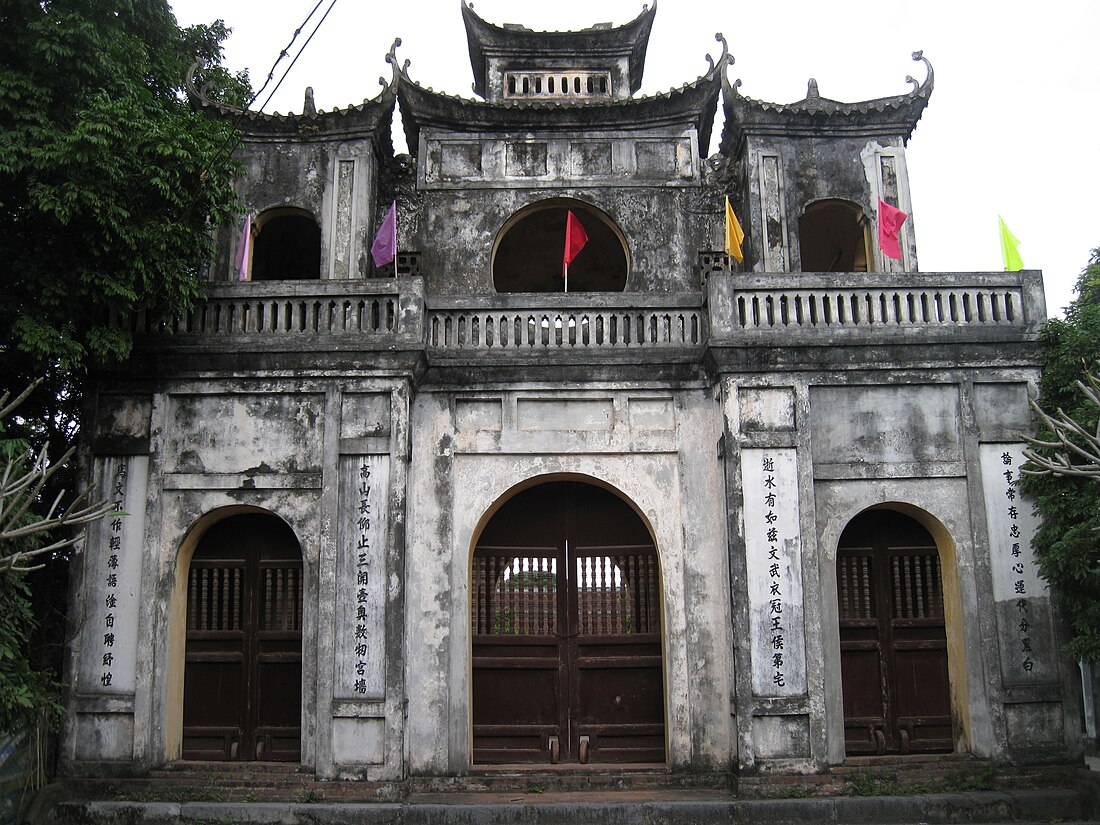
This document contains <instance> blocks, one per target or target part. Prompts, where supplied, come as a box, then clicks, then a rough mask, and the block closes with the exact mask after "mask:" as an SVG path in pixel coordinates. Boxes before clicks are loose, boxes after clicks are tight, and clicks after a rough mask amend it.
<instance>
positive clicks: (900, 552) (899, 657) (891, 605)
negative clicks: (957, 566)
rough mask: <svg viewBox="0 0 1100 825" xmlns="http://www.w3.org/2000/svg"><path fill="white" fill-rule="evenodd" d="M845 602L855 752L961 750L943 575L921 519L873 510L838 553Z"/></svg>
mask: <svg viewBox="0 0 1100 825" xmlns="http://www.w3.org/2000/svg"><path fill="white" fill-rule="evenodd" d="M836 577H837V605H838V608H839V613H840V658H841V671H842V681H843V690H844V741H845V750H846V752H847V753H848V754H849V755H861V754H885V753H929V752H938V751H941V752H942V751H950V750H952V749H953V747H954V739H953V736H952V727H951V699H950V683H949V677H948V666H947V633H946V627H945V622H944V609H943V575H942V571H941V568H940V556H939V551H938V550H937V547H936V543H935V541H934V539H933V538H932V536H931V535H930V534H929V533H928V531H927V530H925V529H924V527H922V526H921V525H920V524H919V523H918V522H917V521H915V520H913V519H911V518H909V517H908V516H906V515H903V514H901V513H897V512H894V511H890V510H871V511H867V512H864V513H862V514H861V515H859V516H857V517H856V518H855V519H853V520H852V522H851V523H850V524H849V525H848V527H847V528H845V530H844V533H843V534H842V535H841V538H840V543H839V547H838V550H837V571H836Z"/></svg>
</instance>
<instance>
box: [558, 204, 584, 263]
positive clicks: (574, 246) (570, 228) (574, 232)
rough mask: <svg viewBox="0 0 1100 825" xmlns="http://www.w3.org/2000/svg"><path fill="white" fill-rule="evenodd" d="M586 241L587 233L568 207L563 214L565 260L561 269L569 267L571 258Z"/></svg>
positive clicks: (582, 247)
mask: <svg viewBox="0 0 1100 825" xmlns="http://www.w3.org/2000/svg"><path fill="white" fill-rule="evenodd" d="M586 243H588V233H587V232H585V231H584V227H583V226H581V222H580V221H579V220H577V216H576V215H574V214H573V210H572V209H570V210H569V212H567V213H566V215H565V261H564V263H563V264H562V271H567V270H568V269H569V264H571V263H573V259H574V258H576V257H577V253H578V252H580V251H581V250H582V249H584V245H585V244H586Z"/></svg>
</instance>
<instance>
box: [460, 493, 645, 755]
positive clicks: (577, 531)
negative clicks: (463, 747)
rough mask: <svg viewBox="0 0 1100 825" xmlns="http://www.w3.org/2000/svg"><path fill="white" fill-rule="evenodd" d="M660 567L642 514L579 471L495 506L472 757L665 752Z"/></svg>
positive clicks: (483, 582)
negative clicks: (576, 476) (577, 474)
mask: <svg viewBox="0 0 1100 825" xmlns="http://www.w3.org/2000/svg"><path fill="white" fill-rule="evenodd" d="M660 583H661V575H660V565H659V561H658V556H657V548H656V546H655V545H654V542H653V538H652V534H651V532H650V530H649V526H648V524H647V523H646V522H645V520H644V519H643V518H642V517H641V516H639V514H638V512H637V511H636V510H635V509H634V508H633V507H632V506H631V505H630V503H629V502H627V501H625V500H624V499H622V498H620V497H619V496H618V495H616V494H615V493H614V492H613V491H611V490H608V489H606V488H604V487H601V486H597V485H595V484H589V483H586V482H582V481H574V480H562V481H548V482H544V483H541V484H537V485H535V486H531V487H527V488H525V489H522V490H520V491H519V492H517V493H515V495H513V496H511V497H510V498H508V499H507V500H506V501H504V502H503V503H502V504H500V506H499V507H498V508H497V509H496V510H495V512H493V514H492V515H491V516H490V517H489V519H488V520H487V521H486V523H485V524H484V526H483V529H482V530H481V532H480V535H479V537H478V539H477V541H476V544H475V547H474V551H473V557H472V559H471V568H470V623H471V636H472V658H471V662H472V679H471V682H472V714H471V715H472V722H473V761H474V762H476V763H492V762H497V763H500V762H535V763H539V762H541V763H552V762H558V761H560V762H573V763H584V762H588V761H591V762H624V761H626V762H663V761H664V759H665V709H664V675H663V664H662V661H663V657H662V652H661V651H662V634H661V627H662V608H661V587H660Z"/></svg>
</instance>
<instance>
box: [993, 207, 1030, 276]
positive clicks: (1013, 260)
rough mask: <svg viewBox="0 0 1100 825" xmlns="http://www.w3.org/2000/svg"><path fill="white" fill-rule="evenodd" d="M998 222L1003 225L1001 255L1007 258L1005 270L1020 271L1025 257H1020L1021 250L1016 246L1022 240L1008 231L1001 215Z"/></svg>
mask: <svg viewBox="0 0 1100 825" xmlns="http://www.w3.org/2000/svg"><path fill="white" fill-rule="evenodd" d="M997 223H999V224H1000V225H1001V255H1002V256H1004V259H1005V272H1019V271H1020V270H1021V269H1023V268H1024V259H1023V258H1021V257H1020V250H1019V249H1017V248H1016V247H1018V246H1019V245H1020V242H1019V241H1018V240H1017V239H1016V236H1015V235H1013V234H1012V233H1011V232H1009V231H1008V227H1007V226H1006V225H1005V219H1004V218H1002V217H1001V216H1000V215H998V216H997Z"/></svg>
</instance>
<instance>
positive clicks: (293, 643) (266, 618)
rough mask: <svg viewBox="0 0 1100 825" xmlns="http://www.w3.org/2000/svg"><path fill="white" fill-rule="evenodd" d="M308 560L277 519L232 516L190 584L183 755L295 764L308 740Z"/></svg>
mask: <svg viewBox="0 0 1100 825" xmlns="http://www.w3.org/2000/svg"><path fill="white" fill-rule="evenodd" d="M302 603H303V598H302V554H301V549H300V547H299V544H298V539H297V538H296V537H295V536H294V533H293V531H292V530H291V529H290V528H289V527H288V526H287V525H286V524H285V523H284V522H283V521H281V520H280V519H278V518H276V517H275V516H271V515H262V514H247V515H238V516H230V517H229V518H227V519H225V520H224V521H220V522H218V523H217V524H215V525H214V526H212V527H211V528H210V529H209V530H207V531H206V534H205V535H203V537H202V538H201V539H200V540H199V544H198V547H197V548H196V549H195V554H194V556H193V557H192V559H191V567H190V570H189V571H188V579H187V650H186V659H185V662H186V664H185V666H184V687H183V691H184V693H183V758H184V759H212V760H229V761H238V760H262V761H275V762H297V761H299V760H300V759H301V740H302V733H301V728H302Z"/></svg>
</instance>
